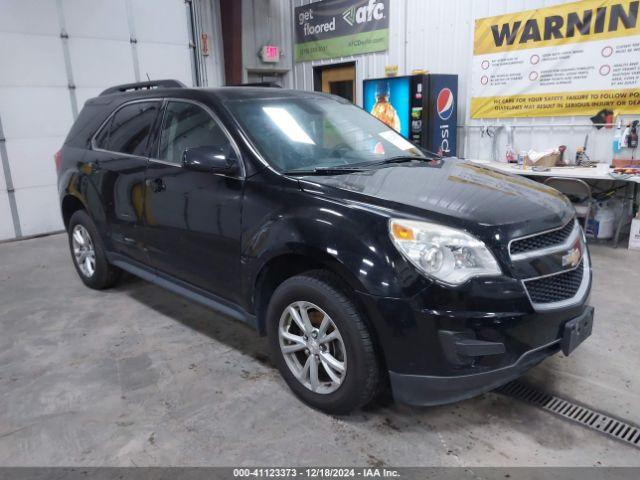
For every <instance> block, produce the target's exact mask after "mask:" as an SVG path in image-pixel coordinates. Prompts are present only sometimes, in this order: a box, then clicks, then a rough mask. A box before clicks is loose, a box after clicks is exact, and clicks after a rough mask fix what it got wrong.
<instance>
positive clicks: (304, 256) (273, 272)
mask: <svg viewBox="0 0 640 480" xmlns="http://www.w3.org/2000/svg"><path fill="white" fill-rule="evenodd" d="M312 270H326V271H328V272H330V273H332V274H333V275H334V276H335V277H336V280H338V282H339V283H340V286H341V288H343V289H344V290H345V291H346V292H347V293H349V294H350V295H351V296H352V297H353V298H354V301H357V299H356V297H357V295H355V292H356V291H362V290H363V289H364V286H363V285H362V283H361V282H360V280H359V279H358V278H357V277H356V276H354V275H353V274H352V273H351V272H350V271H349V269H348V268H347V267H345V266H344V265H343V264H341V263H340V262H339V261H338V260H336V259H335V258H334V257H332V256H331V255H329V254H328V253H326V252H323V251H321V250H317V249H314V248H304V249H300V250H298V251H290V252H282V253H280V254H277V255H274V256H272V257H271V258H269V259H268V260H267V261H265V262H264V264H263V265H262V267H261V268H260V270H259V271H258V273H257V275H256V276H255V280H254V282H253V289H252V292H253V297H252V299H251V305H252V307H253V312H254V313H255V315H256V319H257V324H258V331H259V332H260V334H261V335H264V334H265V332H266V327H265V316H266V310H267V306H268V305H269V299H270V298H271V295H272V294H273V292H274V291H275V290H276V288H278V286H279V285H280V284H282V282H284V281H285V280H287V279H288V278H291V277H293V276H296V275H300V274H302V273H305V272H309V271H312Z"/></svg>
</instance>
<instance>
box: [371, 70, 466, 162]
mask: <svg viewBox="0 0 640 480" xmlns="http://www.w3.org/2000/svg"><path fill="white" fill-rule="evenodd" d="M362 92H363V95H364V98H363V103H364V109H365V110H366V111H367V112H369V113H371V114H372V115H373V116H375V117H376V118H378V119H379V120H381V121H382V122H383V123H385V124H386V125H388V126H389V127H391V128H393V129H394V130H396V131H398V132H399V133H400V134H402V135H403V136H404V137H405V138H407V139H408V140H410V141H412V142H413V143H415V144H416V145H419V146H421V147H423V148H426V149H427V150H431V151H432V152H436V153H439V154H441V155H443V156H445V157H453V156H455V155H456V139H457V120H458V115H457V110H458V108H457V107H458V105H457V99H458V76H457V75H440V74H427V75H410V76H404V77H385V78H374V79H370V80H364V82H363V88H362Z"/></svg>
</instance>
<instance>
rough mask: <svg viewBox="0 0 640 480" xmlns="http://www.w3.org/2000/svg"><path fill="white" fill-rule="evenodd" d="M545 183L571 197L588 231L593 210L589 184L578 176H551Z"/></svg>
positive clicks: (578, 215) (579, 217)
mask: <svg viewBox="0 0 640 480" xmlns="http://www.w3.org/2000/svg"><path fill="white" fill-rule="evenodd" d="M544 184H545V185H548V186H550V187H553V188H555V189H556V190H558V191H559V192H560V193H563V194H565V195H566V196H567V197H569V200H571V203H573V206H574V207H575V209H576V216H577V217H578V219H582V220H583V222H584V223H583V227H584V229H585V231H586V229H587V225H588V222H589V218H591V211H592V210H593V196H592V195H591V187H590V186H589V184H588V183H587V182H585V181H584V180H580V179H578V178H565V177H549V178H547V179H546V180H545V181H544Z"/></svg>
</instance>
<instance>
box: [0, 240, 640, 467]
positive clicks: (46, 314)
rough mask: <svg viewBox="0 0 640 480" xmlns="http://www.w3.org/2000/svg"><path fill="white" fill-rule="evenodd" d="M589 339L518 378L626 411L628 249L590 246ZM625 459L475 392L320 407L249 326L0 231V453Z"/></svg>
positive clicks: (398, 461)
mask: <svg viewBox="0 0 640 480" xmlns="http://www.w3.org/2000/svg"><path fill="white" fill-rule="evenodd" d="M592 254H593V263H594V270H595V279H594V288H593V295H592V304H593V305H594V306H595V307H596V312H597V318H596V324H595V330H594V334H593V336H592V338H590V339H589V340H588V341H587V342H586V343H585V344H583V345H582V346H581V347H580V348H579V349H578V350H577V351H576V352H575V353H574V354H573V355H572V356H571V357H570V358H564V357H563V356H562V355H560V354H559V355H556V356H555V357H553V358H551V359H548V360H547V361H546V362H544V363H543V364H542V365H540V366H538V367H537V368H535V369H534V370H533V371H531V372H530V373H529V374H528V375H527V378H528V380H530V382H532V383H534V384H537V385H538V386H543V387H544V388H545V389H547V390H549V391H551V392H553V393H556V394H559V395H562V396H565V397H567V398H572V399H575V400H579V401H581V402H583V403H585V404H587V405H590V406H593V407H596V408H599V409H601V410H604V411H606V412H608V413H611V414H614V415H617V416H620V417H623V418H626V419H628V420H630V421H634V422H636V423H640V355H638V345H640V328H638V327H639V326H640V315H639V314H638V309H639V308H638V306H639V304H638V295H639V294H640V290H639V286H640V252H629V251H627V250H624V249H620V250H613V249H611V248H609V247H601V246H594V247H593V248H592ZM290 464H295V465H359V466H365V465H373V466H383V465H389V466H401V465H404V466H417V465H430V466H459V465H464V466H482V465H490V466H515V465H530V466H533V465H579V466H590V465H615V466H618V465H633V466H640V455H639V454H638V450H637V449H634V448H632V447H629V446H626V445H624V444H621V443H618V442H615V441H613V440H609V439H607V438H605V437H604V436H601V435H599V434H597V433H594V432H591V431H589V430H586V429H584V428H582V427H580V426H576V425H572V424H569V423H567V422H565V421H562V420H559V419H557V418H555V417H554V416H552V415H551V414H549V413H546V412H543V411H539V410H537V409H535V408H533V407H530V406H528V405H525V404H522V403H519V402H517V401H514V400H510V399H508V398H505V397H502V396H500V395H497V394H493V393H490V394H487V395H483V396H481V397H478V398H475V399H472V400H468V401H465V402H461V403H458V404H455V405H448V406H442V407H437V408H408V407H404V406H397V405H392V406H388V407H381V406H378V407H376V408H373V409H370V410H368V411H366V412H361V413H358V414H356V415H353V416H350V417H346V418H334V417H331V416H327V415H324V414H322V413H319V412H316V411H314V410H311V409H309V408H307V407H306V406H304V405H303V404H301V403H300V402H299V401H298V400H297V399H296V398H295V397H294V396H293V395H292V394H291V393H290V392H289V390H288V389H287V387H286V385H285V384H284V382H283V381H282V380H281V379H280V377H279V375H278V373H277V372H276V371H275V370H274V369H273V368H272V367H271V366H270V364H269V361H268V359H267V355H266V346H265V342H264V340H262V339H260V338H258V337H257V336H256V335H255V334H254V332H253V331H252V330H250V329H249V328H247V327H245V326H243V325H242V324H239V323H237V322H234V321H232V320H229V319H226V318H223V317H221V316H219V315H217V314H216V313H214V312H211V311H209V310H207V309H204V308H201V307H199V306H198V305H195V304H193V303H190V302H188V301H186V300H184V299H182V298H180V297H177V296H175V295H173V294H170V293H168V292H166V291H164V290H162V289H160V288H158V287H155V286H153V285H150V284H148V283H145V282H143V281H141V280H137V279H133V278H128V279H126V281H124V282H123V283H122V284H120V285H119V286H118V287H117V288H115V289H112V290H110V291H105V292H95V291H92V290H89V289H87V288H85V287H84V286H83V285H82V284H81V282H80V280H79V279H78V278H77V276H76V273H75V271H74V270H73V267H72V264H71V260H70V257H69V253H68V251H67V246H66V237H65V236H64V235H56V236H51V237H44V238H38V239H33V240H25V241H22V242H15V243H5V244H0V465H1V466H17V465H22V466H25V465H33V466H45V465H47V466H49V465H51V466H54V465H86V466H89V465H122V466H128V465H139V466H142V465H227V466H229V465H233V466H235V465H290Z"/></svg>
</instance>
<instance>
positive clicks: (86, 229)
mask: <svg viewBox="0 0 640 480" xmlns="http://www.w3.org/2000/svg"><path fill="white" fill-rule="evenodd" d="M74 234H75V235H77V237H76V241H75V243H74ZM68 236H69V250H70V251H71V261H72V262H73V266H74V267H75V269H76V272H78V275H79V276H80V280H82V283H84V284H85V285H86V286H87V287H89V288H93V289H95V290H103V289H105V288H109V287H112V286H113V285H115V284H116V282H117V281H118V279H119V278H120V275H121V273H122V271H121V270H120V269H119V268H116V267H114V266H112V265H110V264H109V262H107V256H106V254H105V251H104V247H103V245H102V240H101V239H100V235H99V234H98V229H97V228H96V226H95V224H94V223H93V220H91V217H89V215H87V212H85V211H84V210H78V211H76V212H75V213H74V214H73V215H72V216H71V219H70V220H69V229H68ZM80 237H82V240H83V241H84V244H83V243H82V242H81V241H79V240H80ZM87 238H88V240H87ZM82 245H85V247H84V248H85V250H84V251H83V252H82V253H88V252H91V251H92V252H93V259H94V260H93V262H91V261H89V264H90V265H93V269H91V268H89V267H87V263H86V260H87V256H89V257H90V254H89V255H84V256H82V254H81V256H80V258H79V257H78V256H77V255H76V253H77V250H78V247H79V246H80V247H82ZM87 245H88V246H87ZM91 247H92V248H91ZM81 258H84V261H82V262H81ZM81 263H82V265H81Z"/></svg>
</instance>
